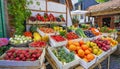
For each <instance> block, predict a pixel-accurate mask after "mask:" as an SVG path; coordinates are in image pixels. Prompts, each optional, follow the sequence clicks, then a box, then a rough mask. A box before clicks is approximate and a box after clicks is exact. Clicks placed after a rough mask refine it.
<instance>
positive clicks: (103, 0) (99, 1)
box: [95, 0, 109, 3]
mask: <svg viewBox="0 0 120 69" xmlns="http://www.w3.org/2000/svg"><path fill="white" fill-rule="evenodd" d="M95 1H96V2H97V3H104V2H107V1H109V0H95Z"/></svg>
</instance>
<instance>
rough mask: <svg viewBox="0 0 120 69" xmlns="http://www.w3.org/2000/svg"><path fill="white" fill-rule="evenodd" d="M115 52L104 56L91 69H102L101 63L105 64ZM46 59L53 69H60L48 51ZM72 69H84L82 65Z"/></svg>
mask: <svg viewBox="0 0 120 69" xmlns="http://www.w3.org/2000/svg"><path fill="white" fill-rule="evenodd" d="M114 51H115V50H114ZM114 51H110V52H109V53H108V54H107V55H105V56H103V57H102V58H101V59H99V60H98V61H97V62H96V63H95V64H93V65H92V66H91V67H90V68H89V69H94V68H95V67H96V66H98V67H99V68H100V69H101V64H100V63H101V62H103V61H104V60H105V59H107V58H108V57H110V55H111V54H112V53H113V52H114ZM45 57H46V59H47V60H48V62H49V63H50V65H51V66H52V68H53V69H59V67H58V66H57V64H56V63H55V61H54V60H53V59H52V57H51V56H50V54H49V53H48V51H47V50H46V54H45ZM108 63H110V60H109V61H108ZM108 68H109V64H108ZM70 69H84V68H83V67H82V66H80V65H75V66H73V67H71V68H70Z"/></svg>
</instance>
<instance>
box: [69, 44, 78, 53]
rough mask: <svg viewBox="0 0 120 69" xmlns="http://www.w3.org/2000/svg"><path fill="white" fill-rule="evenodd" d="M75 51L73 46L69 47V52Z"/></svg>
mask: <svg viewBox="0 0 120 69" xmlns="http://www.w3.org/2000/svg"><path fill="white" fill-rule="evenodd" d="M76 49H77V48H76V46H75V45H73V44H72V45H70V46H69V50H70V51H75V50H76Z"/></svg>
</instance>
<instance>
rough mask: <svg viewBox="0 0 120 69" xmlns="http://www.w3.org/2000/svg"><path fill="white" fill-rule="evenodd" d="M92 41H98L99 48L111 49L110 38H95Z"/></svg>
mask: <svg viewBox="0 0 120 69" xmlns="http://www.w3.org/2000/svg"><path fill="white" fill-rule="evenodd" d="M92 42H94V43H96V44H97V46H98V47H99V48H101V49H102V50H103V51H107V50H109V49H110V47H111V45H110V42H109V41H108V40H104V39H102V38H97V39H95V40H92Z"/></svg>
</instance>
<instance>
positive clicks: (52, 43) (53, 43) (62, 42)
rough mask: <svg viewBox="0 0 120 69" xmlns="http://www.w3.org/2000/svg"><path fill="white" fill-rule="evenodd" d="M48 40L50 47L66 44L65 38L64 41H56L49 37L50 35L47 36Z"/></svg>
mask: <svg viewBox="0 0 120 69" xmlns="http://www.w3.org/2000/svg"><path fill="white" fill-rule="evenodd" d="M49 41H50V45H51V46H52V47H58V46H63V45H64V46H65V45H66V44H67V39H65V41H61V42H57V41H55V40H54V39H53V38H51V36H49Z"/></svg>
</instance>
